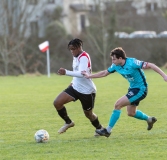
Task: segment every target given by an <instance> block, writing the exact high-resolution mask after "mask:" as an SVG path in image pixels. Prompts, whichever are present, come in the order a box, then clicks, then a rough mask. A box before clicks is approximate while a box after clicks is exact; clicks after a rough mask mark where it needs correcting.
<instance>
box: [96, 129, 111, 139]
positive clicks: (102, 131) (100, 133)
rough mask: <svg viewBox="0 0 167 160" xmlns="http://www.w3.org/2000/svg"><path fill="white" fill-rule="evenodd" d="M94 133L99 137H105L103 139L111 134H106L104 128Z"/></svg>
mask: <svg viewBox="0 0 167 160" xmlns="http://www.w3.org/2000/svg"><path fill="white" fill-rule="evenodd" d="M96 133H98V134H99V135H100V136H105V137H109V136H110V134H111V133H108V132H107V129H106V128H103V129H96Z"/></svg>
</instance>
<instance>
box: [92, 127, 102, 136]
mask: <svg viewBox="0 0 167 160" xmlns="http://www.w3.org/2000/svg"><path fill="white" fill-rule="evenodd" d="M100 129H104V127H103V126H102V127H101V128H100ZM94 136H95V137H99V136H100V134H98V133H97V132H96V131H95V134H94Z"/></svg>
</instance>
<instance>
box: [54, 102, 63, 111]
mask: <svg viewBox="0 0 167 160" xmlns="http://www.w3.org/2000/svg"><path fill="white" fill-rule="evenodd" d="M53 105H54V107H55V108H56V109H59V108H60V106H62V105H61V103H60V102H59V101H58V100H54V102H53Z"/></svg>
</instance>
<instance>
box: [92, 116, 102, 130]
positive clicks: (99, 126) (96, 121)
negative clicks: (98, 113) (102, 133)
mask: <svg viewBox="0 0 167 160" xmlns="http://www.w3.org/2000/svg"><path fill="white" fill-rule="evenodd" d="M91 123H92V125H93V126H94V127H95V128H96V129H101V127H102V125H101V124H100V123H99V120H98V117H97V118H96V119H95V120H94V121H91Z"/></svg>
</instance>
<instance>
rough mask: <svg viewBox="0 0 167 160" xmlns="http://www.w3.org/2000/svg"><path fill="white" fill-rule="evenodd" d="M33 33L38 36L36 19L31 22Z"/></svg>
mask: <svg viewBox="0 0 167 160" xmlns="http://www.w3.org/2000/svg"><path fill="white" fill-rule="evenodd" d="M30 27H31V35H35V36H38V23H37V22H36V21H34V22H31V23H30Z"/></svg>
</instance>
